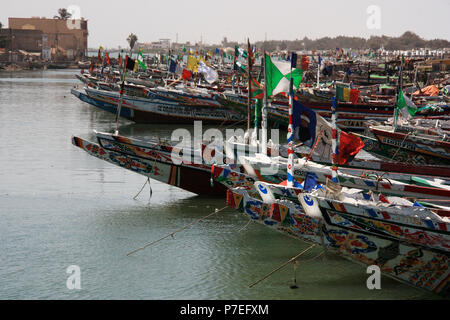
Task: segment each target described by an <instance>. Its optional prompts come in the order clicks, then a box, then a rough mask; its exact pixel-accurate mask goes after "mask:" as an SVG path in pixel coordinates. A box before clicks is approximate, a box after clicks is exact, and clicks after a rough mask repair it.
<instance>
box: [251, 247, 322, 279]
mask: <svg viewBox="0 0 450 320" xmlns="http://www.w3.org/2000/svg"><path fill="white" fill-rule="evenodd" d="M315 246H316V244H315V243H314V244H312V245H311V246H309V247H308V248H306V249H305V250H303V251H302V252H300V253H299V254H297V255H296V256H294V257H292V258H290V259H289V260H288V261H286V262H285V263H283V264H282V265H281V266H279V267H278V268H276V269H274V270H272V271H270V272H269V273H268V274H266V275H265V276H264V277H262V278H261V279H259V280H258V281H256V282H253V283H252V284H251V285H249V286H248V287H249V288H252V287H253V286H255V285H257V284H258V283H260V282H261V281H263V280H264V279H267V278H268V277H270V276H271V275H272V274H274V273H275V272H277V271H278V270H280V269H282V268H284V267H285V266H286V265H287V264H289V263H291V262H294V261H295V260H296V259H297V258H298V257H300V256H301V255H303V254H304V253H306V252H307V251H309V250H311V249H312V248H314V247H315Z"/></svg>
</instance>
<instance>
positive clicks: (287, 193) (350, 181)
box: [212, 164, 450, 200]
mask: <svg viewBox="0 0 450 320" xmlns="http://www.w3.org/2000/svg"><path fill="white" fill-rule="evenodd" d="M246 167H247V166H245V165H243V166H240V167H234V168H233V169H231V168H230V166H228V165H217V166H216V165H215V166H214V167H213V169H212V173H213V176H214V179H215V180H216V181H218V182H220V183H222V184H224V185H225V186H227V187H229V188H235V187H245V189H246V190H248V191H250V190H251V189H252V188H253V184H254V182H255V181H264V182H270V183H275V184H279V183H281V182H283V181H285V180H286V179H287V174H286V166H283V165H280V168H278V170H277V171H276V172H275V173H274V174H270V175H264V174H262V173H261V172H263V171H262V170H261V168H260V167H259V166H258V165H255V164H252V165H251V167H252V169H251V172H249V171H247V169H246ZM311 173H314V175H315V176H316V179H317V182H318V183H322V184H323V183H326V181H327V179H331V168H329V167H327V166H319V167H318V168H315V169H313V168H312V167H311V166H308V165H306V167H303V166H295V167H294V177H295V179H296V180H297V181H299V182H301V181H303V180H304V179H305V178H306V176H307V175H308V174H311ZM379 177H380V176H378V178H379ZM405 178H406V177H405ZM338 179H339V183H340V184H341V185H342V186H344V187H347V188H356V189H361V190H364V191H369V190H370V191H373V192H375V193H378V192H380V193H382V194H384V195H395V196H405V197H413V198H416V199H417V198H419V199H427V200H429V199H444V200H447V199H450V187H449V186H446V185H443V186H440V187H435V186H425V185H416V184H411V183H408V184H406V183H402V182H398V181H395V180H389V179H386V178H384V179H380V180H379V181H377V177H376V176H375V175H374V176H372V177H367V178H364V177H361V176H357V175H356V172H355V175H348V174H345V173H341V172H340V171H338ZM409 179H410V181H411V182H414V179H412V178H411V177H409ZM422 180H423V181H424V183H425V182H427V181H428V180H425V179H422ZM418 181H421V180H418ZM294 190H295V189H294ZM275 192H276V194H275V195H276V196H278V197H280V198H281V197H287V198H296V197H297V193H295V192H294V191H292V190H289V189H288V188H282V187H280V188H279V189H277V190H275ZM293 192H294V193H293ZM253 195H254V194H253Z"/></svg>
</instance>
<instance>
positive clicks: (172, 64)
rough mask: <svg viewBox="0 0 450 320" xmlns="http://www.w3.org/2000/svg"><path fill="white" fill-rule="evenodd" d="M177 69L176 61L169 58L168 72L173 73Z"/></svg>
mask: <svg viewBox="0 0 450 320" xmlns="http://www.w3.org/2000/svg"><path fill="white" fill-rule="evenodd" d="M176 70H177V62H176V61H175V60H174V59H172V58H170V67H169V72H172V73H175V71H176Z"/></svg>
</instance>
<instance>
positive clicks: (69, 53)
mask: <svg viewBox="0 0 450 320" xmlns="http://www.w3.org/2000/svg"><path fill="white" fill-rule="evenodd" d="M8 24H9V28H10V29H21V30H39V31H41V32H42V44H41V45H42V50H43V52H51V55H52V59H54V58H56V57H64V58H66V59H69V60H73V59H77V58H80V57H84V56H87V48H88V41H87V39H88V29H87V20H85V19H83V18H81V19H73V20H71V19H68V20H63V19H47V18H39V17H32V18H9V19H8ZM16 45H17V48H20V43H16Z"/></svg>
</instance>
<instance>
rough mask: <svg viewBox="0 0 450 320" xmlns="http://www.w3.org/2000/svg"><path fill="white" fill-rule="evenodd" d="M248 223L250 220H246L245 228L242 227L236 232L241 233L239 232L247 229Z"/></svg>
mask: <svg viewBox="0 0 450 320" xmlns="http://www.w3.org/2000/svg"><path fill="white" fill-rule="evenodd" d="M250 222H252V220H250V219H249V220H248V221H247V223H246V224H245V226H243V227H242V228H239V230H238V231H237V232H241V230H244V229H245V228H247V226H248V225H249V224H250Z"/></svg>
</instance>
